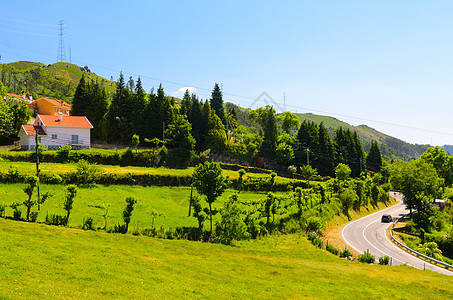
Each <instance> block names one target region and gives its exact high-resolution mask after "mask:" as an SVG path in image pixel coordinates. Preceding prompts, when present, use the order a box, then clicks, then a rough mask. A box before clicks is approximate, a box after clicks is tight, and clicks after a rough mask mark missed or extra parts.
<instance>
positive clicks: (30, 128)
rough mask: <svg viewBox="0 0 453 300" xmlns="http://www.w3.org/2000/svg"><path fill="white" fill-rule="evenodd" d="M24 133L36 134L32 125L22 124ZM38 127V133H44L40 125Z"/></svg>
mask: <svg viewBox="0 0 453 300" xmlns="http://www.w3.org/2000/svg"><path fill="white" fill-rule="evenodd" d="M22 128H23V129H24V130H25V134H26V135H36V129H35V126H33V125H22ZM36 128H37V129H38V135H46V133H45V132H44V130H43V129H42V127H41V126H37V127H36Z"/></svg>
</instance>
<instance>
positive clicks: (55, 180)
mask: <svg viewBox="0 0 453 300" xmlns="http://www.w3.org/2000/svg"><path fill="white" fill-rule="evenodd" d="M43 181H45V182H47V183H50V184H62V183H63V179H62V178H61V176H60V175H58V174H55V173H53V174H51V175H50V176H49V177H47V178H43Z"/></svg>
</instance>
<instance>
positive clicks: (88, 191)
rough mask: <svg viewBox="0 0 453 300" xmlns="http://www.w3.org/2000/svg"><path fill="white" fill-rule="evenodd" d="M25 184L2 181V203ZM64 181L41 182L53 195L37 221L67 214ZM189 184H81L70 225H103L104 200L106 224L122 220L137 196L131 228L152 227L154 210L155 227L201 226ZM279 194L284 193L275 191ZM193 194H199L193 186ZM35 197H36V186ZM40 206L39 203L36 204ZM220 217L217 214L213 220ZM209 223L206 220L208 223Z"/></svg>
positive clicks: (253, 196) (255, 196)
mask: <svg viewBox="0 0 453 300" xmlns="http://www.w3.org/2000/svg"><path fill="white" fill-rule="evenodd" d="M25 187H26V184H0V205H1V204H4V205H10V204H11V203H13V202H19V203H22V202H23V201H25V200H26V199H27V195H26V194H25V193H24V192H23V188H25ZM65 187H66V186H64V185H48V184H42V185H41V187H40V191H41V193H44V192H47V191H49V192H51V193H52V194H53V197H51V198H50V199H49V200H47V201H46V202H45V203H44V204H43V205H42V206H41V211H40V212H39V216H38V222H44V220H45V217H46V214H47V213H48V214H59V215H65V211H64V210H63V208H62V207H63V202H64V197H65ZM190 192H191V190H190V187H157V186H149V187H142V186H127V185H111V186H103V185H91V186H85V187H83V186H81V187H80V188H79V189H78V193H77V196H76V197H75V199H74V207H73V209H72V211H71V215H70V219H69V226H72V227H80V226H82V224H83V219H84V218H87V217H91V218H93V219H94V225H95V227H101V228H102V227H104V219H103V217H102V215H103V213H104V211H103V210H102V209H100V208H96V206H100V205H102V204H105V205H110V207H109V213H108V218H107V228H108V227H112V226H113V225H114V224H117V223H123V219H122V212H123V210H124V208H125V206H126V202H125V199H126V198H127V197H134V198H136V199H137V200H138V203H137V204H136V205H135V208H134V211H133V214H132V218H131V224H130V225H131V229H134V227H137V228H138V229H139V228H141V227H151V226H152V225H153V218H152V216H151V215H150V212H151V211H153V210H154V211H156V212H157V213H161V214H164V215H163V216H158V217H156V218H155V220H154V227H157V228H159V227H161V226H162V227H163V228H166V229H169V228H176V227H198V223H197V221H196V219H195V218H194V217H188V211H189V198H190ZM235 192H236V191H234V190H231V189H229V190H227V191H226V192H225V193H224V194H223V195H222V196H221V197H219V198H218V199H217V200H216V202H214V204H213V208H217V209H220V208H222V207H223V203H224V201H225V200H226V199H228V198H229V197H230V196H231V195H232V194H233V193H235ZM276 194H277V195H280V194H282V193H276ZM194 195H197V192H196V190H195V189H194ZM265 198H266V193H264V192H263V193H259V192H241V193H240V196H239V199H243V200H252V201H255V200H263V199H265ZM33 199H37V193H36V190H35V193H34V196H33ZM21 210H22V216H23V217H25V207H23V206H22V207H21ZM33 210H34V211H36V210H37V206H35V207H34V208H33ZM6 215H7V216H9V217H11V216H12V215H13V210H12V209H11V208H10V207H7V208H6ZM217 218H219V215H216V216H215V218H214V220H216V219H217ZM206 225H207V223H206Z"/></svg>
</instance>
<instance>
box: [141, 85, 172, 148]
mask: <svg viewBox="0 0 453 300" xmlns="http://www.w3.org/2000/svg"><path fill="white" fill-rule="evenodd" d="M149 98H150V99H149V103H148V107H147V109H146V118H147V121H146V124H147V128H148V131H149V137H148V138H149V139H152V138H159V139H163V138H164V130H165V128H166V127H167V126H168V125H169V124H170V123H171V122H172V121H173V106H172V104H171V101H170V99H168V97H166V96H165V92H164V89H163V88H162V84H160V85H159V88H158V89H157V95H154V93H151V94H150V95H149Z"/></svg>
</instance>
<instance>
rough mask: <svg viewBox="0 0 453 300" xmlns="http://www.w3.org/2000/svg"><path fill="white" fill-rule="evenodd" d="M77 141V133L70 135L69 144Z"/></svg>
mask: <svg viewBox="0 0 453 300" xmlns="http://www.w3.org/2000/svg"><path fill="white" fill-rule="evenodd" d="M78 143H79V136H78V135H77V134H73V135H71V144H78Z"/></svg>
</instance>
